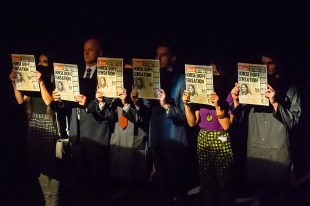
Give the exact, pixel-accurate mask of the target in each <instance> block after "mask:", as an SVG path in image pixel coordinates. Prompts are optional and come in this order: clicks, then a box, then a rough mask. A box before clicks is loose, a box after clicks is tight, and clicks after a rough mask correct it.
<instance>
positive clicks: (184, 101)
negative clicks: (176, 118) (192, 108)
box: [182, 90, 191, 105]
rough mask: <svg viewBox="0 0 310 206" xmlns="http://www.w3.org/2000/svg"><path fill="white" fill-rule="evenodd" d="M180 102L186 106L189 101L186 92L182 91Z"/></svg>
mask: <svg viewBox="0 0 310 206" xmlns="http://www.w3.org/2000/svg"><path fill="white" fill-rule="evenodd" d="M182 101H183V103H184V104H185V105H187V104H188V103H189V102H190V101H191V99H190V95H189V92H188V91H187V90H184V92H183V96H182Z"/></svg>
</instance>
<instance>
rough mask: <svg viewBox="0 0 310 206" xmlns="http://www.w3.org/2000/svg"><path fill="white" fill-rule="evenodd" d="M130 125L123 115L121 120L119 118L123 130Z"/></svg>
mask: <svg viewBox="0 0 310 206" xmlns="http://www.w3.org/2000/svg"><path fill="white" fill-rule="evenodd" d="M127 125H128V120H127V118H126V117H124V115H123V114H121V116H120V118H119V126H120V127H121V128H122V129H125V128H126V127H127Z"/></svg>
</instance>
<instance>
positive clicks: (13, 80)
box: [9, 70, 16, 83]
mask: <svg viewBox="0 0 310 206" xmlns="http://www.w3.org/2000/svg"><path fill="white" fill-rule="evenodd" d="M9 77H10V79H11V81H12V82H14V83H15V79H16V72H15V71H14V70H12V71H11V73H10V75H9Z"/></svg>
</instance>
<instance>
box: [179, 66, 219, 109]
mask: <svg viewBox="0 0 310 206" xmlns="http://www.w3.org/2000/svg"><path fill="white" fill-rule="evenodd" d="M185 82H186V90H187V91H188V92H189V95H190V103H199V104H208V105H213V103H212V102H211V101H210V94H211V93H212V92H213V90H214V88H213V71H212V66H205V65H191V64H185Z"/></svg>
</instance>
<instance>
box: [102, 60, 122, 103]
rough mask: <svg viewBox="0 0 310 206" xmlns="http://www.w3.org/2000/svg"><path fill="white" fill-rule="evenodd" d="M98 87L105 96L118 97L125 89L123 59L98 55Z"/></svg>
mask: <svg viewBox="0 0 310 206" xmlns="http://www.w3.org/2000/svg"><path fill="white" fill-rule="evenodd" d="M97 79H98V89H100V91H102V92H103V93H104V96H106V97H111V98H117V97H119V94H120V92H122V89H123V59H122V58H109V57H98V59H97Z"/></svg>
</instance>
